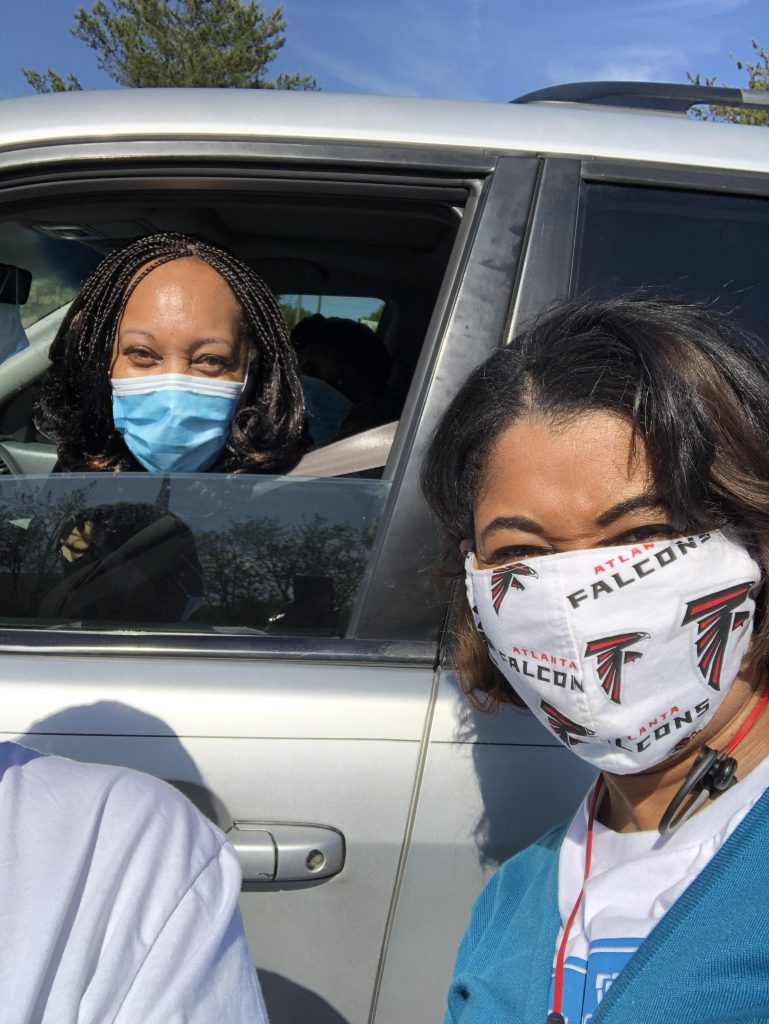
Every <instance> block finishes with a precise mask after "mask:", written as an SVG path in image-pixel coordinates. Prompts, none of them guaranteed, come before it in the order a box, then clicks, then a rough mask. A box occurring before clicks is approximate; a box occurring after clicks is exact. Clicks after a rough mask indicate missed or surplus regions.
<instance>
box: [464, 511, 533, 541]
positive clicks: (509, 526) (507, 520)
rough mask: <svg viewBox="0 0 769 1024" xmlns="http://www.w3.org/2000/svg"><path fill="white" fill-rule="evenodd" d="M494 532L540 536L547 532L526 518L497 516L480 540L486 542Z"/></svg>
mask: <svg viewBox="0 0 769 1024" xmlns="http://www.w3.org/2000/svg"><path fill="white" fill-rule="evenodd" d="M494 530H522V531H523V532H524V533H536V534H538V535H539V534H543V533H544V532H545V529H544V527H542V526H540V525H539V523H537V522H535V521H534V520H533V519H527V518H526V517H525V516H497V517H496V519H492V520H491V522H490V523H488V524H487V525H486V526H484V528H483V530H482V531H481V535H480V537H479V540H481V541H482V540H484V539H485V538H486V537H487V536H488V534H490V533H493V532H494Z"/></svg>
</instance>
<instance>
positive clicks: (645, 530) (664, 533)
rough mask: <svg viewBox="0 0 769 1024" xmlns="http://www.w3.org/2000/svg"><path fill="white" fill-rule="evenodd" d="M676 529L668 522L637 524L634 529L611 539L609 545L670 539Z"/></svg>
mask: <svg viewBox="0 0 769 1024" xmlns="http://www.w3.org/2000/svg"><path fill="white" fill-rule="evenodd" d="M675 535H676V531H675V530H674V529H673V527H672V526H670V524H669V523H655V524H654V525H652V526H639V527H637V528H636V529H635V530H628V532H627V533H623V534H622V536H621V537H617V538H616V540H613V541H611V544H610V546H614V545H620V544H642V543H644V542H647V543H648V542H649V541H653V540H670V538H671V537H675Z"/></svg>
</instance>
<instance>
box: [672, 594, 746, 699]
mask: <svg viewBox="0 0 769 1024" xmlns="http://www.w3.org/2000/svg"><path fill="white" fill-rule="evenodd" d="M753 586H755V580H748V581H747V582H746V583H736V584H734V586H731V587H726V588H725V589H724V590H717V591H716V592H715V593H714V594H707V595H706V596H705V597H698V598H696V599H695V600H694V601H689V602H688V604H687V605H686V612H685V613H684V618H683V622H682V623H681V626H689V625H691V623H692V622H696V623H697V639H696V640H695V645H696V648H697V664H698V665H699V669H700V672H701V673H702V678H703V679H704V680H705V681H706V682H707V684H708V686H711V687H712V688H713V689H714V690H720V689H721V672H722V670H723V666H724V654H725V653H726V644H727V642H728V640H729V634H730V633H731V632H732V630H734V629H740V627H742V626H744V625H745V623H746V622H748V620H749V619H750V612H738V611H735V609H736V608H738V607H739V606H740V605H741V604H742V603H743V601H745V599H746V598H747V596H748V594H749V593H750V591H751V588H752V587H753Z"/></svg>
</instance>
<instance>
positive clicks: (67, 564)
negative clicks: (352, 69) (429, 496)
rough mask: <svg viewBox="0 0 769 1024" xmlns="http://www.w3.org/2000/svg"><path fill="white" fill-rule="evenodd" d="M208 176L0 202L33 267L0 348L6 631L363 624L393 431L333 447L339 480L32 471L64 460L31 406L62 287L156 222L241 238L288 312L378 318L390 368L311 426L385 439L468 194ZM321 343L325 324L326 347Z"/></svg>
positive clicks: (238, 250) (344, 630)
mask: <svg viewBox="0 0 769 1024" xmlns="http://www.w3.org/2000/svg"><path fill="white" fill-rule="evenodd" d="M206 181H207V182H208V183H207V184H206V185H204V186H201V187H200V188H199V189H196V188H193V187H187V186H185V187H184V188H182V189H178V190H177V191H176V192H175V191H174V189H173V188H172V187H171V186H169V185H167V184H163V185H162V186H161V187H159V188H157V189H155V188H149V187H148V186H147V185H146V183H144V182H143V183H142V189H143V191H141V190H137V191H135V192H130V193H126V192H125V191H122V192H121V191H118V190H116V191H115V192H114V194H111V193H110V192H109V190H108V189H106V188H105V189H104V190H102V191H100V192H98V193H97V194H93V193H91V192H90V191H87V190H84V191H83V192H82V193H79V194H76V195H75V197H74V198H72V199H67V200H64V201H61V200H59V201H53V200H51V198H50V196H49V195H46V196H45V198H41V199H40V201H39V204H38V205H37V206H34V205H33V204H27V205H26V206H25V207H24V210H23V212H20V211H19V210H18V209H12V208H10V207H8V208H6V209H5V210H3V209H0V262H3V263H6V264H8V265H9V266H16V267H22V268H24V269H27V270H29V271H30V272H31V274H32V289H31V293H30V299H29V301H28V303H27V304H26V306H24V307H22V310H21V313H22V317H23V321H22V322H23V323H24V324H25V325H26V334H27V338H28V342H29V344H28V347H27V348H26V349H25V350H24V351H22V352H20V353H19V354H18V355H14V356H13V357H12V358H9V359H7V360H6V361H5V362H4V363H3V364H2V365H0V527H1V531H2V532H1V535H0V619H2V621H3V622H5V624H6V626H7V627H8V628H34V629H37V630H39V629H46V630H47V629H50V630H55V629H60V628H63V627H66V628H68V629H83V630H108V631H109V630H116V629H117V630H120V629H132V630H146V631H148V632H157V631H158V630H170V631H173V632H185V633H187V632H202V633H251V634H266V635H273V636H294V637H296V636H323V637H331V638H333V637H347V636H348V634H351V631H354V626H353V625H351V623H355V622H357V621H358V619H359V614H358V612H359V610H360V609H358V608H357V607H356V601H357V600H358V599H359V598H360V600H361V601H362V600H363V599H364V595H363V589H364V588H363V581H364V580H367V576H366V572H367V569H368V567H369V564H373V563H372V559H371V558H370V555H371V554H372V553H374V552H376V551H377V550H378V548H377V543H376V538H377V532H378V530H379V529H380V527H381V528H382V529H383V528H384V526H383V523H384V514H383V510H384V509H385V506H386V505H387V507H388V508H389V507H390V506H389V503H388V502H387V497H388V494H389V492H390V489H391V486H392V484H391V482H390V481H389V480H388V479H380V478H382V477H383V476H384V475H385V472H386V473H387V474H388V475H389V474H392V473H393V472H394V467H389V466H388V467H387V468H386V463H387V455H388V450H389V443H385V444H380V445H378V447H376V452H377V453H378V454H377V455H376V457H375V458H374V460H373V462H372V461H370V458H367V461H366V462H365V463H364V464H359V463H360V457H359V455H358V456H356V460H357V461H355V460H354V463H350V460H349V459H347V458H346V457H345V451H344V450H342V451H339V450H337V449H336V448H335V451H336V455H335V458H336V457H337V456H339V457H341V463H340V465H342V467H343V468H342V469H338V468H336V469H335V468H333V467H332V469H331V470H330V471H331V472H337V473H344V474H346V475H345V476H341V477H339V478H334V477H324V478H319V477H318V474H322V473H324V472H326V470H324V469H323V468H322V467H321V468H317V469H316V470H315V471H314V472H315V474H316V475H315V477H314V478H312V479H308V478H307V477H308V476H309V475H310V473H309V472H308V473H305V474H304V476H302V475H293V476H291V477H284V478H277V477H262V476H258V475H255V476H253V475H243V476H239V475H238V476H225V475H219V474H215V473H208V474H205V475H203V476H200V477H182V476H178V477H172V478H167V479H166V480H165V482H163V481H161V480H160V479H159V477H153V476H151V475H143V474H117V475H116V474H111V473H102V474H91V475H86V476H82V475H78V476H74V475H70V474H53V475H51V476H50V477H40V476H36V475H35V474H39V473H41V472H42V471H43V470H44V469H45V468H47V467H50V468H53V464H54V460H55V447H54V446H53V445H52V444H51V440H50V439H49V438H46V437H45V436H44V435H42V434H41V433H40V432H39V431H38V429H37V427H36V424H35V416H34V409H35V398H36V394H37V390H38V388H39V384H40V380H41V378H42V374H43V373H44V372H45V369H46V365H47V353H48V349H49V347H50V344H51V341H52V340H53V338H54V336H55V333H56V330H57V329H58V326H59V324H60V322H61V318H62V316H63V313H64V310H65V309H66V304H67V303H68V301H69V300H70V299H71V297H72V296H73V295H74V294H75V293H76V292H77V290H78V288H79V287H80V284H81V282H82V280H83V279H84V278H85V277H86V276H87V275H88V273H90V271H91V270H92V269H93V268H94V267H95V266H96V265H97V264H98V263H99V261H100V260H101V259H102V258H103V257H104V256H105V255H106V254H108V253H109V252H111V251H113V250H114V249H115V248H116V247H118V246H120V245H123V244H125V243H126V242H127V241H130V240H132V239H135V238H138V237H141V236H143V235H147V234H151V233H153V232H157V231H182V232H184V233H186V234H190V235H193V236H197V237H202V238H207V239H210V240H213V241H214V242H216V243H217V244H219V245H222V246H224V247H226V248H228V249H230V250H231V251H232V252H233V253H234V254H235V255H236V256H237V257H238V258H240V259H242V260H244V261H245V262H247V263H248V264H250V265H251V266H252V267H253V268H254V270H256V271H257V273H259V274H260V275H261V276H262V277H263V278H264V280H265V281H266V283H267V284H268V286H269V287H270V289H271V290H272V292H273V294H275V295H276V296H277V297H278V299H279V302H280V304H281V306H282V308H283V313H284V316H285V318H286V321H287V325H288V326H289V328H291V327H293V326H294V325H295V322H296V321H297V320H301V319H303V318H305V317H307V316H315V315H316V314H317V313H318V312H320V313H321V317H320V318H318V320H319V321H323V320H324V318H325V321H326V322H328V321H331V320H332V318H333V324H332V326H333V329H334V330H335V331H339V330H341V325H340V323H339V319H337V318H341V319H342V320H347V321H349V322H350V324H349V325H348V326H350V327H352V328H354V329H356V330H357V332H358V336H362V335H361V332H362V333H363V334H364V335H365V334H366V330H365V329H364V327H365V328H367V329H370V330H369V334H371V332H373V334H372V335H371V336H372V337H375V339H376V345H377V346H379V347H380V349H379V350H380V352H381V350H382V348H383V349H384V350H385V351H386V360H385V361H386V363H387V367H388V369H387V371H386V372H384V373H381V374H379V375H378V376H377V379H376V382H375V385H374V386H372V390H371V393H370V394H368V393H366V394H365V395H364V396H363V398H362V399H360V400H358V399H350V402H351V405H352V408H351V409H350V410H349V411H347V412H346V414H345V419H344V420H343V422H342V423H341V425H339V426H338V428H336V429H337V432H336V434H331V435H330V436H328V437H323V438H322V439H321V438H320V433H319V432H318V434H317V436H316V431H315V428H314V427H313V428H312V429H311V432H310V437H311V439H312V441H313V442H314V443H315V444H316V446H319V447H318V451H322V450H323V446H325V445H331V444H333V445H334V446H342V448H343V449H344V448H345V446H346V445H347V444H350V445H352V446H353V447H354V446H355V444H356V443H357V442H356V438H358V437H360V438H363V439H364V440H365V439H368V440H366V445H365V446H366V450H367V453H368V457H370V456H371V453H372V451H373V450H374V449H373V448H372V445H371V441H370V438H371V437H379V435H380V434H382V435H383V436H384V433H386V434H387V437H388V438H389V439H390V443H391V439H392V435H393V433H394V431H393V430H392V429H391V428H392V424H393V423H394V422H395V421H397V420H398V418H399V416H400V413H401V410H402V408H403V407H404V404H405V402H406V398H407V395H408V394H409V390H410V388H411V387H412V382H413V378H414V374H415V368H416V367H417V365H418V363H419V360H420V355H421V353H422V350H423V347H424V344H425V339H426V338H427V337H428V334H429V326H430V323H431V320H432V318H433V316H434V312H435V307H436V302H437V300H438V297H439V294H440V293H441V287H442V284H443V278H444V274H445V272H446V267H447V266H448V264H449V260H450V257H451V253H452V249H453V246H454V243H455V239H456V237H457V233H458V230H459V227H460V224H461V220H462V208H463V196H467V195H469V194H470V193H469V192H465V191H463V190H462V189H459V188H458V187H457V186H456V185H455V184H454V183H452V184H451V185H450V186H448V187H446V188H444V187H443V186H442V185H440V183H439V186H434V185H430V187H429V188H428V189H425V190H424V191H420V190H419V189H416V188H415V187H414V186H412V185H409V186H408V188H407V189H403V190H399V188H398V187H397V186H395V187H393V188H391V189H387V190H383V191H381V192H380V191H379V186H378V185H372V187H371V189H370V194H363V193H362V191H361V189H360V187H358V186H356V188H355V189H353V190H350V191H349V194H348V191H347V186H346V184H344V183H342V184H337V185H334V186H333V188H332V187H331V186H329V187H330V189H331V192H330V194H328V195H326V194H320V193H318V194H315V193H312V194H307V193H305V192H303V191H302V189H303V187H304V186H302V185H301V184H299V185H297V193H296V195H289V194H288V193H287V191H286V189H285V188H283V187H281V188H280V189H279V190H277V191H275V190H272V186H271V185H270V183H269V182H268V184H267V185H265V187H264V188H261V187H259V188H256V189H254V190H252V191H248V192H244V193H243V194H238V195H233V192H232V191H231V190H230V189H229V188H223V189H222V190H221V191H218V190H217V189H216V188H215V187H212V186H211V184H210V181H211V179H210V178H207V179H206ZM116 188H117V187H116ZM292 318H293V321H294V323H292ZM362 324H363V325H364V326H361V325H362ZM323 343H324V342H323V339H320V340H315V342H314V345H315V350H316V351H317V349H318V348H319V346H321V345H322V344H323ZM366 344H368V343H367V342H366ZM305 375H307V376H308V378H312V377H313V373H311V372H310V371H309V370H306V371H305ZM315 376H318V375H317V374H315ZM372 377H373V375H372ZM303 381H304V378H303ZM310 383H312V380H311V381H310ZM340 386H341V385H340ZM415 386H418V385H415ZM374 387H375V390H374ZM309 408H310V406H309V403H308V410H309ZM310 418H311V417H310ZM379 428H383V429H381V430H380V429H379ZM383 431H384V433H383ZM388 431H389V433H388ZM380 449H381V452H380ZM312 454H316V453H315V452H313V453H312ZM352 454H353V455H354V454H355V452H353V453H352ZM348 464H349V465H348ZM350 466H353V468H349V467H350ZM302 472H303V471H302V467H299V474H301V473H302ZM310 472H313V471H310ZM391 561H392V559H391ZM377 564H378V563H377ZM394 568H397V566H396V567H394ZM372 571H373V569H372ZM425 630H427V627H425ZM432 636H433V631H432V630H431V632H430V636H429V637H428V636H427V634H425V639H431V638H432Z"/></svg>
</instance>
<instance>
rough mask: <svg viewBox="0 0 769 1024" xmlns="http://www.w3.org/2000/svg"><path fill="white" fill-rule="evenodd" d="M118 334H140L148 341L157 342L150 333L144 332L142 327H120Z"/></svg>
mask: <svg viewBox="0 0 769 1024" xmlns="http://www.w3.org/2000/svg"><path fill="white" fill-rule="evenodd" d="M120 334H121V336H122V335H123V334H142V335H144V337H145V338H149V339H150V341H156V340H157V339H156V338H155V335H154V334H153V333H152V331H145V330H144V329H143V328H142V327H121V328H120Z"/></svg>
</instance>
